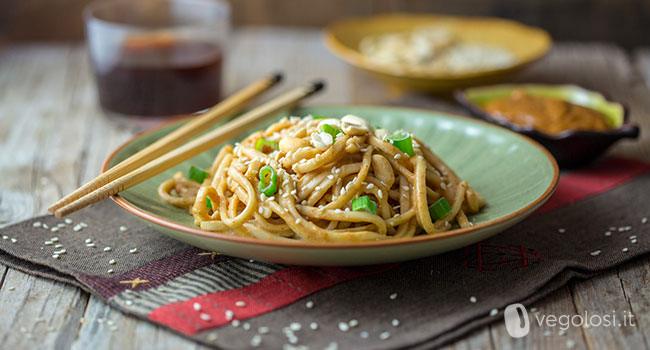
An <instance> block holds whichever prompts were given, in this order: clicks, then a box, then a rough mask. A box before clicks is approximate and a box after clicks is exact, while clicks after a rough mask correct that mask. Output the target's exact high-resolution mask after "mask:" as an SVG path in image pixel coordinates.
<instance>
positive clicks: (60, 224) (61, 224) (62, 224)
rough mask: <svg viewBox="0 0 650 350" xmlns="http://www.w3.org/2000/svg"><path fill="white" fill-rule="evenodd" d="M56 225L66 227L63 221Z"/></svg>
mask: <svg viewBox="0 0 650 350" xmlns="http://www.w3.org/2000/svg"><path fill="white" fill-rule="evenodd" d="M56 227H58V228H64V227H65V224H64V223H62V222H60V223H58V224H57V225H56Z"/></svg>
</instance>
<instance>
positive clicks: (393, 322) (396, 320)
mask: <svg viewBox="0 0 650 350" xmlns="http://www.w3.org/2000/svg"><path fill="white" fill-rule="evenodd" d="M391 324H392V325H393V327H397V326H399V320H398V319H396V318H394V319H393V321H391Z"/></svg>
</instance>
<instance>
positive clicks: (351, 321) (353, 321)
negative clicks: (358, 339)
mask: <svg viewBox="0 0 650 350" xmlns="http://www.w3.org/2000/svg"><path fill="white" fill-rule="evenodd" d="M358 325H359V321H357V320H355V319H351V320H350V321H348V326H350V328H354V327H356V326H358Z"/></svg>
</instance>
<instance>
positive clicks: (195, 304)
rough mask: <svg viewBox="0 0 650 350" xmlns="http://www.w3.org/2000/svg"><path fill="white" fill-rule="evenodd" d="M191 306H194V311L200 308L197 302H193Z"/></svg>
mask: <svg viewBox="0 0 650 350" xmlns="http://www.w3.org/2000/svg"><path fill="white" fill-rule="evenodd" d="M192 307H194V310H196V311H200V310H201V304H199V303H194V304H193V305H192Z"/></svg>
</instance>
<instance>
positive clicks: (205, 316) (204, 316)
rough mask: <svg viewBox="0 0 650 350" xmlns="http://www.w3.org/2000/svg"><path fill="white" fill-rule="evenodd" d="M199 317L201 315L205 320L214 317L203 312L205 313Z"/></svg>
mask: <svg viewBox="0 0 650 350" xmlns="http://www.w3.org/2000/svg"><path fill="white" fill-rule="evenodd" d="M199 317H201V319H202V320H203V321H210V320H211V319H212V317H210V315H208V314H203V313H202V314H200V315H199Z"/></svg>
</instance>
